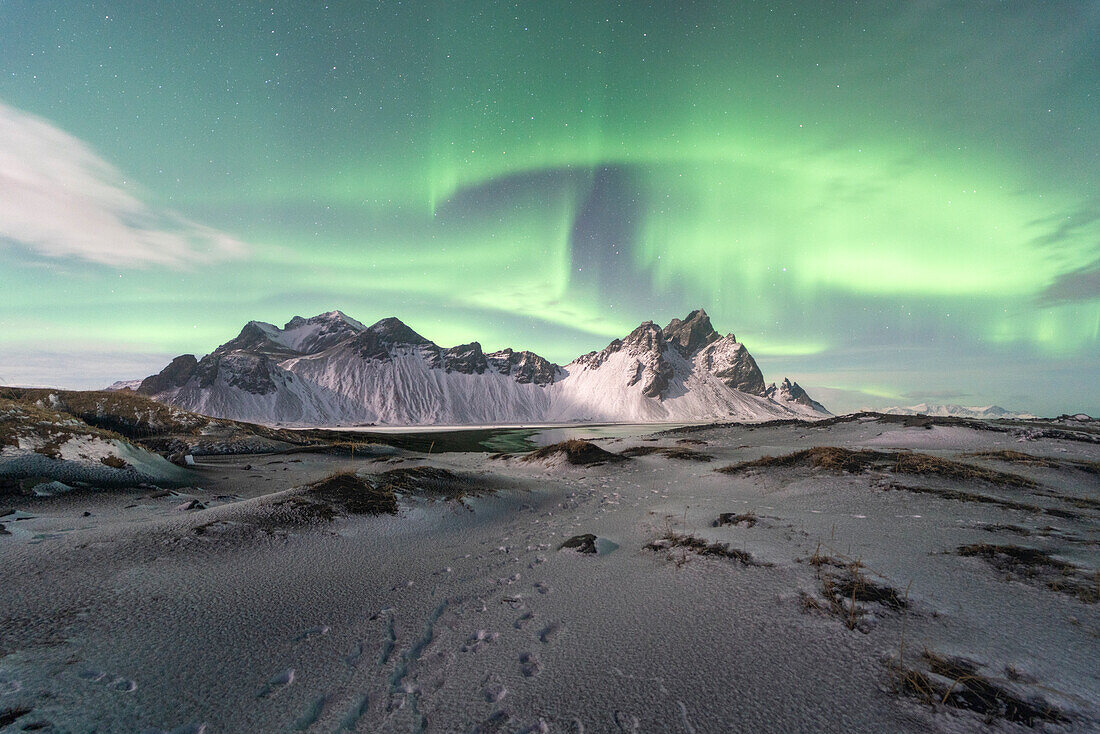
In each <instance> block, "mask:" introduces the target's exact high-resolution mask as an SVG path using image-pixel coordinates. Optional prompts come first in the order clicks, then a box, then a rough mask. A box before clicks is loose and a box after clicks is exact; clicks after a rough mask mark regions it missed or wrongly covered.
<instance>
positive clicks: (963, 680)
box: [894, 650, 1070, 726]
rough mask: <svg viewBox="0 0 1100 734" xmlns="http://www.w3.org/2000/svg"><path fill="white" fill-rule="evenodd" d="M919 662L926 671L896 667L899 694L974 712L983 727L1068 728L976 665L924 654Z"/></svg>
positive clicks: (1057, 715)
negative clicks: (1004, 724) (1047, 725)
mask: <svg viewBox="0 0 1100 734" xmlns="http://www.w3.org/2000/svg"><path fill="white" fill-rule="evenodd" d="M921 661H922V662H923V664H924V665H925V666H926V667H927V671H925V670H920V669H916V668H905V667H899V668H898V669H897V670H895V671H894V684H895V688H896V690H897V691H898V692H899V693H903V694H905V695H909V696H914V697H916V698H918V699H920V700H922V701H924V702H925V703H927V704H929V705H932V706H937V705H939V706H949V707H951V708H955V709H963V710H966V711H973V712H975V713H977V714H980V715H981V716H983V717H985V720H986V723H993V721H995V720H997V719H1003V720H1006V721H1011V722H1013V723H1017V724H1025V725H1027V726H1036V725H1038V724H1042V723H1053V724H1068V723H1070V720H1069V718H1067V717H1066V716H1065V714H1063V713H1062V712H1060V711H1058V710H1057V709H1056V708H1055V707H1054V706H1052V705H1051V704H1049V703H1048V702H1046V701H1045V700H1043V699H1042V698H1040V697H1038V696H1035V697H1032V698H1024V697H1023V696H1022V695H1019V694H1018V693H1016V692H1015V691H1013V690H1011V689H1010V688H1009V687H1008V686H1007V685H1006V684H1008V683H1009V681H1001V680H998V679H996V678H992V677H988V676H984V675H982V674H981V673H980V672H979V669H978V667H979V666H978V664H977V663H974V662H972V661H970V660H964V659H963V658H954V657H947V656H945V655H940V654H938V653H935V652H931V651H929V650H925V651H924V654H923V655H922V656H921Z"/></svg>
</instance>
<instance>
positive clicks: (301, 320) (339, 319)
mask: <svg viewBox="0 0 1100 734" xmlns="http://www.w3.org/2000/svg"><path fill="white" fill-rule="evenodd" d="M314 324H343V325H345V326H348V327H350V328H351V329H353V330H354V331H362V330H363V329H365V328H367V327H366V326H364V325H363V324H361V323H360V322H358V321H356V320H355V319H353V318H352V317H350V316H348V315H347V314H346V313H344V312H343V311H326V312H325V313H319V314H317V315H316V316H310V317H309V318H305V317H302V316H295V317H294V318H292V319H291V320H290V321H288V322H286V326H284V327H283V331H292V330H294V329H298V328H301V327H303V326H307V325H314Z"/></svg>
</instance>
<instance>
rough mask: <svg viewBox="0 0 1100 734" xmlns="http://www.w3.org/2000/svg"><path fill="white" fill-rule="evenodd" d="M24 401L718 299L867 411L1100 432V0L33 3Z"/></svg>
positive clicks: (14, 378)
mask: <svg viewBox="0 0 1100 734" xmlns="http://www.w3.org/2000/svg"><path fill="white" fill-rule="evenodd" d="M0 28H2V29H3V30H2V31H0V383H6V384H16V383H19V384H51V385H59V386H69V387H99V386H102V385H105V384H108V383H110V382H112V381H114V380H116V379H123V378H133V377H142V376H144V375H146V374H149V373H150V372H153V371H156V370H158V369H159V368H160V367H161V366H163V364H164V363H165V362H166V361H167V359H168V358H169V357H171V356H173V355H175V354H179V353H181V352H195V353H199V354H201V353H203V352H206V351H209V350H211V349H213V348H214V347H215V346H217V345H218V344H220V343H221V342H224V341H227V340H228V339H230V338H231V337H233V336H234V335H235V334H236V333H237V331H238V330H239V329H240V327H241V326H242V325H243V324H244V323H245V322H246V321H248V320H250V319H260V320H264V321H271V322H274V323H277V324H282V323H283V322H285V321H286V320H288V319H289V318H290V317H292V316H294V315H296V314H302V315H306V316H308V315H313V314H316V313H320V312H323V311H328V310H331V309H335V308H339V309H341V310H343V311H345V312H347V313H348V314H349V315H351V316H354V317H356V318H358V319H360V320H362V321H364V322H367V323H371V322H373V321H375V320H377V319H379V318H382V317H385V316H391V315H394V316H398V317H399V318H401V319H402V320H404V321H405V322H407V323H408V324H410V325H411V326H413V328H415V329H417V330H418V331H419V332H421V333H422V334H424V335H425V336H427V337H428V338H430V339H433V340H434V341H436V342H439V343H441V344H444V345H450V344H455V343H459V342H466V341H470V340H473V339H477V340H479V341H481V343H482V344H483V345H484V346H485V347H486V348H489V349H497V348H502V347H504V346H512V347H514V348H520V349H532V350H534V351H537V352H539V353H540V354H543V355H544V356H546V357H548V358H550V359H553V360H556V361H559V362H563V363H564V362H568V361H569V360H570V359H572V358H573V357H575V356H577V355H578V354H580V353H582V352H585V351H588V350H591V349H597V348H601V347H603V346H604V345H606V343H607V342H608V341H609V340H610V339H611V338H613V337H616V336H621V335H623V334H625V333H626V332H627V331H629V330H630V329H631V328H633V327H634V326H636V325H637V324H638V322H640V321H642V320H643V319H653V320H655V321H659V322H662V323H665V322H667V321H668V320H669V319H671V318H672V317H674V316H680V317H683V316H684V315H685V314H686V313H687V311H689V310H690V309H692V308H695V307H698V306H703V307H705V308H706V309H707V311H708V312H709V313H710V315H711V318H712V320H713V322H714V324H715V326H716V327H717V328H718V329H719V330H721V331H723V332H727V331H733V332H735V333H736V334H737V336H738V337H739V338H740V339H741V340H742V341H743V342H744V343H745V344H746V345H747V346H748V348H749V349H750V351H751V352H752V353H753V354H754V355H755V356H756V357H757V359H758V360H759V362H760V363H761V367H762V369H763V370H764V372H765V376H766V377H767V378H768V379H770V380H777V379H779V378H781V377H782V376H784V375H789V376H790V377H792V378H794V379H797V380H798V381H799V382H800V383H802V384H803V385H804V386H805V387H807V388H808V389H809V390H810V391H811V393H812V394H813V395H814V396H815V397H817V398H819V399H821V400H822V401H823V402H825V403H826V404H827V405H828V406H829V407H830V408H832V409H834V410H844V409H851V408H857V407H860V406H862V405H870V406H883V405H893V404H902V405H908V404H913V403H917V402H922V401H927V402H941V403H942V402H949V403H962V404H967V405H984V404H989V403H997V404H1000V405H1003V406H1005V407H1008V408H1014V409H1020V410H1030V411H1032V412H1038V413H1044V414H1057V413H1060V412H1063V411H1073V412H1076V411H1086V412H1091V413H1092V414H1094V415H1096V414H1100V180H1098V177H1100V3H1098V2H1088V1H1084V0H1077V1H1074V2H1057V1H1056V0H1052V1H1045V2H1024V1H1021V2H978V1H967V2H917V1H913V0H907V1H906V2H885V1H883V2H868V3H856V2H851V1H849V0H845V1H844V2H828V1H825V0H814V2H788V3H784V2H691V1H690V0H681V1H680V2H618V3H615V2H600V1H598V0H585V1H584V2H564V1H562V2H557V1H554V0H540V1H537V2H536V1H534V0H531V1H529V2H522V3H503V2H479V1H477V0H463V1H462V2H454V1H453V0H449V1H447V2H396V1H391V2H381V3H367V2H346V3H335V2H332V3H328V4H325V3H322V2H316V1H311V2H283V3H274V4H272V3H267V4H263V5H261V4H259V3H253V2H220V3H213V2H203V1H201V0H190V1H189V2H150V1H147V0H141V1H137V0H134V1H132V2H43V1H42V0H0Z"/></svg>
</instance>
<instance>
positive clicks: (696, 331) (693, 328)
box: [661, 308, 736, 357]
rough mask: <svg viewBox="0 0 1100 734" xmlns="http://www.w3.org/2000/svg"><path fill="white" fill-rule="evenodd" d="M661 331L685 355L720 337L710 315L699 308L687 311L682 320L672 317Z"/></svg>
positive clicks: (731, 335)
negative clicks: (685, 316)
mask: <svg viewBox="0 0 1100 734" xmlns="http://www.w3.org/2000/svg"><path fill="white" fill-rule="evenodd" d="M661 333H662V335H663V336H664V338H665V340H666V341H667V342H668V343H669V344H671V345H672V346H673V347H675V348H676V350H677V351H678V352H680V354H682V355H684V356H685V357H688V356H690V355H692V354H695V353H696V352H698V351H699V350H700V349H702V348H703V347H705V346H707V345H708V344H711V343H713V342H716V341H718V340H719V339H720V338H721V337H720V336H719V334H718V332H717V331H715V330H714V326H712V325H711V323H710V316H708V315H707V312H706V311H704V310H703V309H701V308H697V309H695V310H694V311H692V312H691V313H689V314H688V315H687V318H686V319H684V320H683V321H681V320H680V319H673V320H672V321H670V322H669V324H668V326H666V327H665V328H664V329H663V330H662V332H661ZM730 337H731V338H734V337H733V334H730ZM735 340H736V339H735Z"/></svg>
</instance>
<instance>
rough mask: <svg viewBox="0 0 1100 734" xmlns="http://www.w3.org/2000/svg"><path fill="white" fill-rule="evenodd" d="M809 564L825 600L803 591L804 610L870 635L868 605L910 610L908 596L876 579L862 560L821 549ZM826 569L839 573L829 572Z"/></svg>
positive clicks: (895, 609)
mask: <svg viewBox="0 0 1100 734" xmlns="http://www.w3.org/2000/svg"><path fill="white" fill-rule="evenodd" d="M809 563H810V565H811V566H813V567H814V568H815V569H817V579H818V582H819V583H820V585H821V593H822V598H821V599H820V600H819V599H816V598H815V597H813V596H811V595H809V594H807V593H805V592H802V608H803V610H804V611H824V612H827V613H829V614H832V615H834V616H836V617H839V618H840V619H841V620H842V621H843V622H844V625H845V626H846V627H847V628H848V629H858V630H860V631H861V632H869V631H870V629H869V627H868V625H867V612H868V607H867V605H869V604H876V605H878V606H879V607H880V608H882V609H886V610H891V611H901V610H903V609H907V608H908V607H909V602H908V599H907V596H908V594H906V595H901V594H898V592H897V590H896V589H894V588H893V587H891V586H888V585H887V584H885V583H880V582H878V581H875V580H873V579H872V578H871V575H870V574H869V573H867V572H865V568H866V567H865V566H864V565H863V563H862V562H861V561H859V560H854V559H849V558H845V557H842V556H836V555H828V554H823V553H822V552H821V548H820V547H818V549H817V550H816V551H814V554H813V555H812V556H811V557H810V558H809ZM827 567H828V568H829V569H837V570H835V571H834V570H826V568H827ZM876 575H877V574H876ZM884 580H885V579H884Z"/></svg>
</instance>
